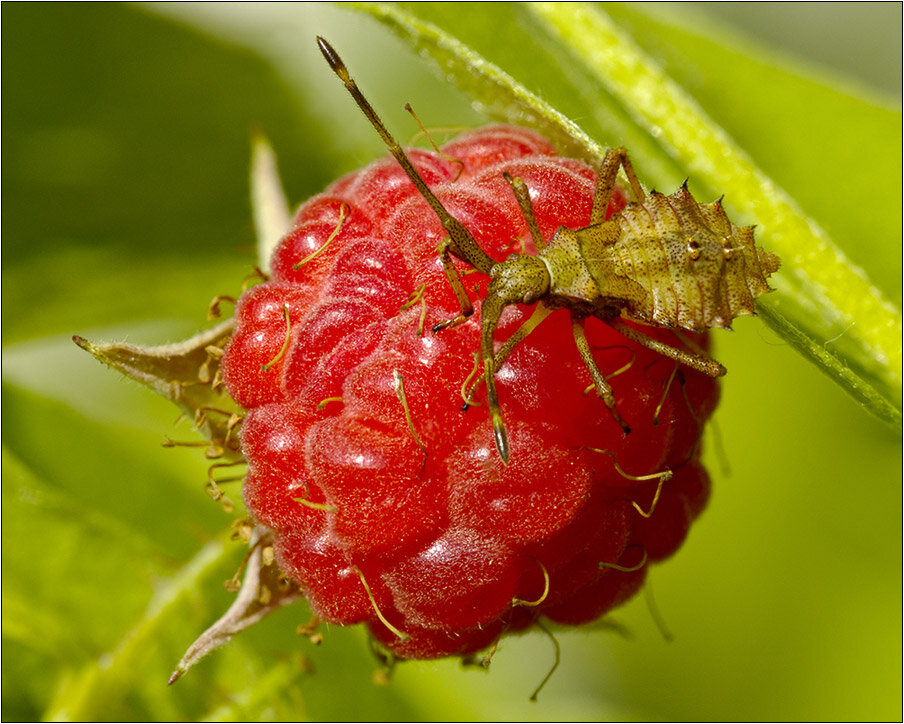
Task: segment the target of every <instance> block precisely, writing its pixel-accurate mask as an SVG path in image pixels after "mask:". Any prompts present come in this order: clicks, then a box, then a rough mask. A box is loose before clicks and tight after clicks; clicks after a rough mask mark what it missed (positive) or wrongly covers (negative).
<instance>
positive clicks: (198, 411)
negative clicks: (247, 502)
mask: <svg viewBox="0 0 904 724" xmlns="http://www.w3.org/2000/svg"><path fill="white" fill-rule="evenodd" d="M232 329H233V321H232V320H231V319H230V320H229V321H226V322H223V323H221V324H219V325H217V326H216V327H214V328H213V329H209V330H207V331H204V332H200V333H198V334H196V335H195V336H194V337H191V338H190V339H187V340H185V341H183V342H177V343H175V344H167V345H161V346H157V347H142V346H137V345H132V344H124V343H123V344H119V343H100V344H98V343H94V342H90V341H88V340H87V339H84V338H83V337H79V336H75V337H73V338H72V341H73V342H75V343H76V344H77V345H78V346H79V347H81V348H82V349H84V350H85V351H87V352H90V353H91V354H92V355H93V356H94V357H95V358H96V359H98V360H99V361H101V362H103V363H104V364H106V365H108V366H110V367H112V368H113V369H115V370H116V371H118V372H120V373H121V374H123V375H125V376H126V377H129V378H130V379H133V380H135V381H137V382H140V383H141V384H143V385H146V386H147V387H150V388H151V389H152V390H154V392H156V393H157V394H159V395H162V396H163V397H165V398H167V399H168V400H171V401H172V402H174V403H175V404H176V405H178V406H179V408H180V409H181V410H182V411H183V412H184V413H185V414H186V415H187V416H188V417H189V419H191V420H195V421H197V422H198V429H199V431H200V432H201V434H202V435H203V436H204V437H205V438H206V439H207V440H209V441H211V442H212V443H216V444H217V445H218V449H219V450H221V455H223V456H225V457H229V458H236V457H238V456H239V443H238V439H237V436H236V435H235V434H234V433H233V428H234V427H235V422H234V416H235V414H236V413H237V411H238V408H236V406H235V403H233V402H232V400H230V399H229V397H228V396H226V395H224V394H222V388H221V386H219V385H217V381H218V380H219V374H218V373H219V367H220V357H221V356H222V355H221V352H222V350H223V348H225V346H226V343H227V342H228V341H229V339H230V338H231V336H232ZM214 350H218V352H216V353H212V351H214ZM210 410H219V411H223V412H224V413H225V414H217V415H211V414H204V413H205V411H210Z"/></svg>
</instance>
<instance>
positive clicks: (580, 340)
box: [571, 314, 631, 434]
mask: <svg viewBox="0 0 904 724" xmlns="http://www.w3.org/2000/svg"><path fill="white" fill-rule="evenodd" d="M571 331H572V332H573V334H574V343H575V344H576V345H577V347H578V353H579V354H580V355H581V359H582V360H584V365H585V366H586V367H587V371H588V372H589V373H590V378H591V379H592V380H593V385H594V387H595V388H596V394H597V395H598V396H599V398H600V399H601V400H602V401H603V402H605V403H606V407H608V408H609V412H611V413H612V417H613V418H614V419H615V421H616V422H617V423H618V425H619V427H621V429H622V430H623V431H624V432H625V434H628V433H629V432H631V428H630V427H628V425H627V423H626V422H625V421H624V420H622V418H621V415H619V414H618V410H616V409H615V393H614V392H613V391H612V385H610V384H609V383H608V382H606V378H605V377H603V373H602V372H600V368H599V367H598V366H597V364H596V360H595V359H593V352H592V351H591V349H590V343H589V342H588V341H587V335H586V333H585V332H584V318H583V317H579V316H577V315H576V314H572V315H571Z"/></svg>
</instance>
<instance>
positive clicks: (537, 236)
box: [502, 171, 546, 251]
mask: <svg viewBox="0 0 904 724" xmlns="http://www.w3.org/2000/svg"><path fill="white" fill-rule="evenodd" d="M502 176H503V178H505V180H506V181H508V182H509V185H510V186H511V187H512V191H513V192H514V194H515V198H516V199H517V200H518V206H520V207H521V213H522V214H523V215H524V220H525V221H526V222H527V228H528V230H529V231H530V238H531V239H532V240H533V242H534V247H535V248H536V249H537V251H542V250H543V249H545V248H546V240H545V239H544V238H543V235H542V234H541V233H540V226H539V224H537V217H536V216H535V215H534V206H533V204H532V203H531V201H530V192H529V191H528V190H527V184H525V183H524V181H523V179H521V178H520V177H518V176H515V177H514V178H512V177H511V176H509V175H508V172H507V171H503V173H502Z"/></svg>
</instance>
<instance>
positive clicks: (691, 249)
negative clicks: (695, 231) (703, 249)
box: [687, 238, 700, 261]
mask: <svg viewBox="0 0 904 724" xmlns="http://www.w3.org/2000/svg"><path fill="white" fill-rule="evenodd" d="M687 255H688V258H690V260H691V261H697V259H699V258H700V245H699V244H698V243H697V240H696V239H694V238H689V239H688V240H687Z"/></svg>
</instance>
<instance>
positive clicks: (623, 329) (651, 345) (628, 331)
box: [603, 319, 727, 377]
mask: <svg viewBox="0 0 904 724" xmlns="http://www.w3.org/2000/svg"><path fill="white" fill-rule="evenodd" d="M603 321H605V322H606V323H607V324H609V325H610V326H611V327H612V328H613V329H615V330H617V331H618V333H619V334H621V335H622V336H624V337H627V338H628V339H630V340H631V341H632V342H637V344H641V345H643V346H644V347H646V348H648V349H651V350H653V351H654V352H658V353H659V354H661V355H662V356H663V357H668V358H669V359H673V360H675V361H676V362H680V363H681V364H683V365H687V366H688V367H690V368H691V369H695V370H697V371H698V372H702V373H703V374H705V375H708V376H709V377H721V376H722V375H724V374H725V372H726V371H727V370H726V369H725V368H724V367H723V366H722V365H721V364H719V363H718V362H716V360H714V359H713V358H712V357H709V356H707V355H705V354H695V353H693V352H687V351H686V350H683V349H678V348H677V347H672V346H671V345H669V344H666V343H665V342H660V341H659V340H658V339H653V338H652V337H649V336H647V335H646V334H644V333H643V332H640V331H638V330H636V329H634V327H629V326H628V325H627V324H625V323H624V322H623V321H622V320H620V319H613V320H608V319H606V320H603Z"/></svg>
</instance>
